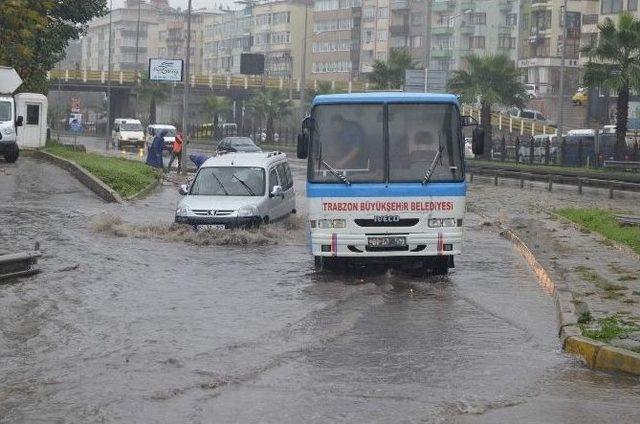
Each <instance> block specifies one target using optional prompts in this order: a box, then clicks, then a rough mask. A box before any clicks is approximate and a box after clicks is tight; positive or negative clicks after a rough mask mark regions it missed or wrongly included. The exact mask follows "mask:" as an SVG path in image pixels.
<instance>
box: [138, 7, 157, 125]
mask: <svg viewBox="0 0 640 424" xmlns="http://www.w3.org/2000/svg"><path fill="white" fill-rule="evenodd" d="M141 6H142V0H138V22H137V25H136V64H135V67H134V70H135V72H136V82H139V81H138V73H139V71H140V69H139V68H140V66H139V59H138V52H139V48H140V9H141ZM139 107H140V87H136V112H135V116H136V118H137V117H138V109H139ZM149 123H150V124H155V122H149Z"/></svg>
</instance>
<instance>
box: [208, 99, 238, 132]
mask: <svg viewBox="0 0 640 424" xmlns="http://www.w3.org/2000/svg"><path fill="white" fill-rule="evenodd" d="M231 108H232V105H231V102H230V101H229V99H228V98H226V97H219V96H209V97H207V98H206V99H204V104H203V105H202V109H203V111H204V113H206V114H209V115H210V116H212V117H213V131H214V136H215V135H216V134H217V132H218V125H219V123H220V115H221V114H222V115H224V114H227V113H229V112H230V111H231Z"/></svg>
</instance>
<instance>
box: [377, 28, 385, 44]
mask: <svg viewBox="0 0 640 424" xmlns="http://www.w3.org/2000/svg"><path fill="white" fill-rule="evenodd" d="M378 41H387V30H385V29H381V30H378Z"/></svg>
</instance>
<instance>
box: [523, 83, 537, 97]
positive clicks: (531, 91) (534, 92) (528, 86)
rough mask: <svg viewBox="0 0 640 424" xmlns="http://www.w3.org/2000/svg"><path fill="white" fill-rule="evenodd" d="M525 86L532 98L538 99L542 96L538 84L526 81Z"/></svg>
mask: <svg viewBox="0 0 640 424" xmlns="http://www.w3.org/2000/svg"><path fill="white" fill-rule="evenodd" d="M524 87H525V91H526V92H527V95H528V96H529V98H530V99H537V98H538V97H539V96H540V93H539V92H538V86H537V85H535V84H531V83H526V84H525V85H524Z"/></svg>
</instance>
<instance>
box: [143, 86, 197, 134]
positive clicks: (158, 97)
mask: <svg viewBox="0 0 640 424" xmlns="http://www.w3.org/2000/svg"><path fill="white" fill-rule="evenodd" d="M138 90H139V92H138V94H139V96H140V98H141V99H142V101H144V102H149V124H156V123H157V122H156V112H157V108H158V105H159V104H162V103H164V102H166V101H167V100H169V91H168V89H167V85H166V83H161V82H155V81H151V80H150V79H149V77H148V75H147V74H146V73H143V75H142V80H141V82H140V86H139V87H138ZM185 130H186V128H183V131H185Z"/></svg>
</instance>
